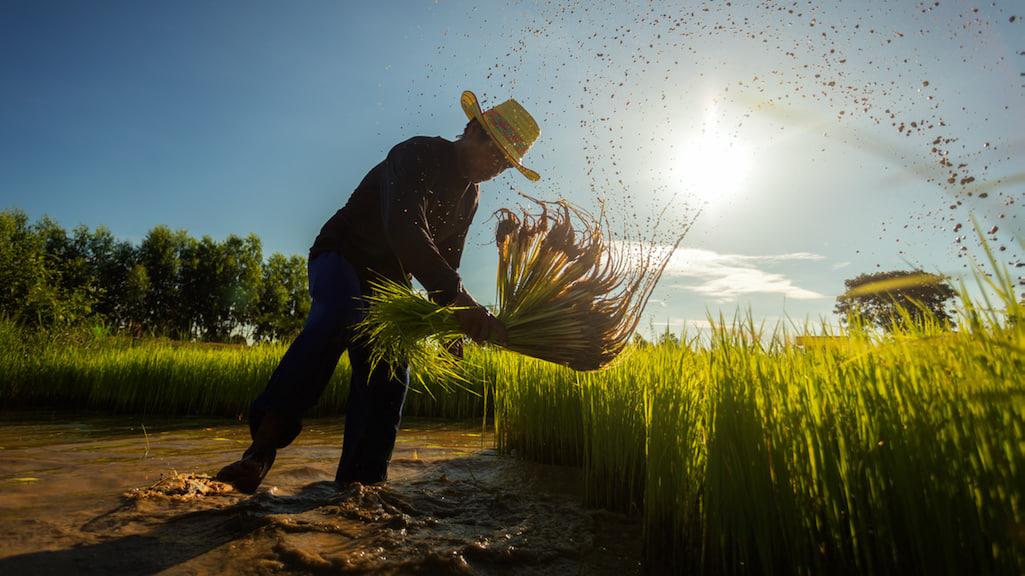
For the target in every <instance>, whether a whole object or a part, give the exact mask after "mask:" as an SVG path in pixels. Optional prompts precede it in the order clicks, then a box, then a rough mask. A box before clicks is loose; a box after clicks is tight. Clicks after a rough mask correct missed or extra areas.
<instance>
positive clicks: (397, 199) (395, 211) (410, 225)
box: [381, 143, 462, 304]
mask: <svg viewBox="0 0 1025 576" xmlns="http://www.w3.org/2000/svg"><path fill="white" fill-rule="evenodd" d="M424 160H425V159H424ZM426 165H427V162H425V161H422V159H421V158H419V157H418V156H417V149H416V146H415V145H413V144H409V143H404V144H400V145H399V146H396V147H395V148H392V150H391V152H390V153H389V154H388V160H387V162H385V170H384V172H383V176H382V177H383V179H384V181H383V182H382V183H381V184H382V185H381V217H382V218H383V220H384V231H385V237H386V241H387V242H388V245H389V246H390V247H391V249H392V251H393V252H394V253H395V255H396V256H398V258H399V263H401V264H402V268H403V270H405V271H406V272H409V273H410V274H412V275H413V276H414V277H415V278H416V279H417V280H419V281H420V283H421V284H423V286H424V288H426V289H427V290H428V291H429V292H431V293H432V296H433V297H435V298H437V301H438V302H439V303H442V304H450V303H452V302H453V301H455V299H456V296H457V295H459V293H460V292H461V291H462V281H461V280H460V278H459V273H458V272H456V270H455V268H454V267H453V266H452V265H450V264H449V261H448V260H447V259H446V258H445V257H444V256H442V253H441V251H440V250H439V248H438V246H437V245H435V243H434V239H433V238H432V237H431V234H430V230H429V229H428V225H427V197H428V194H430V186H431V184H432V182H433V180H434V178H435V177H436V175H435V174H431V173H430V172H431V171H430V170H428V169H426ZM461 250H462V248H461V246H460V252H461ZM456 264H457V265H458V259H457V260H456Z"/></svg>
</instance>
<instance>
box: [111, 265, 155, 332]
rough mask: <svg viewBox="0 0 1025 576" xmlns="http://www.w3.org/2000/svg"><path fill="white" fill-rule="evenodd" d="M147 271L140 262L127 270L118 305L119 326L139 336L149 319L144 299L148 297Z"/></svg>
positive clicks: (148, 282)
mask: <svg viewBox="0 0 1025 576" xmlns="http://www.w3.org/2000/svg"><path fill="white" fill-rule="evenodd" d="M149 292H150V281H149V273H147V272H146V267H145V266H143V265H142V264H138V263H137V264H135V265H134V266H132V268H131V270H129V271H128V277H127V278H126V279H125V286H124V291H123V292H122V297H121V303H120V305H119V308H118V309H119V318H120V322H121V324H120V325H119V327H120V328H123V329H125V330H128V331H129V332H131V333H132V334H135V335H136V336H139V335H141V334H142V332H143V330H144V329H145V327H146V326H147V322H148V321H149V310H147V308H146V300H147V298H148V297H149Z"/></svg>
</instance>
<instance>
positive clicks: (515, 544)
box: [0, 413, 641, 575]
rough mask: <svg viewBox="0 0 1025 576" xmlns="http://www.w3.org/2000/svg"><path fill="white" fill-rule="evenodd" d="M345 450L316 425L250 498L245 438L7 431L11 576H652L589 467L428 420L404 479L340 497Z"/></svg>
mask: <svg viewBox="0 0 1025 576" xmlns="http://www.w3.org/2000/svg"><path fill="white" fill-rule="evenodd" d="M143 425H145V431H144V430H143ZM341 436H342V424H341V421H340V419H331V420H311V421H309V422H307V425H306V429H305V430H304V432H303V434H302V435H301V436H300V437H299V440H297V442H296V443H295V444H293V445H292V446H291V447H289V448H288V449H286V450H284V451H282V452H280V453H279V455H278V460H277V463H276V464H275V467H274V469H273V470H272V471H271V473H270V475H269V476H268V478H267V480H266V481H265V483H264V486H263V487H261V489H260V490H259V491H258V492H257V493H256V494H254V495H253V496H246V495H243V494H239V493H238V492H235V491H233V490H231V488H230V487H228V486H226V485H224V484H220V483H218V482H216V481H214V480H211V479H210V477H209V475H211V474H213V473H214V472H215V471H216V470H217V469H218V468H219V467H220V466H221V465H223V464H225V463H227V462H229V461H231V460H233V459H234V458H235V457H237V456H238V454H239V453H240V452H241V450H242V449H244V448H245V446H246V445H247V440H248V430H247V428H246V427H245V426H244V425H242V424H235V423H231V424H225V423H224V421H223V420H221V421H210V420H197V419H175V420H157V419H154V418H150V417H130V418H110V417H78V416H71V415H68V414H62V413H55V414H46V415H42V414H33V415H31V416H25V415H17V416H14V415H7V416H5V417H0V518H3V522H2V523H0V573H2V574H39V573H53V574H67V573H81V574H152V573H190V574H214V573H218V574H219V573H242V574H266V573H281V572H288V573H373V574H567V573H568V574H577V573H582V574H616V575H625V574H636V573H639V572H640V565H639V563H638V558H639V557H640V552H641V550H640V546H641V544H640V536H641V534H640V526H639V524H638V523H637V522H634V521H628V520H627V519H625V518H623V517H622V516H619V515H615V514H611V513H607V512H602V511H597V510H589V509H587V508H585V507H583V506H581V505H580V500H581V497H580V492H579V486H580V478H579V474H580V472H579V471H578V470H576V469H572V468H563V467H555V466H539V465H534V464H529V463H525V462H520V461H517V460H515V459H512V458H506V457H500V456H498V455H497V454H496V453H495V452H494V450H491V449H490V448H485V447H486V446H490V445H491V441H490V438H488V437H482V435H481V429H480V426H479V425H478V426H473V425H472V424H471V425H459V424H449V423H445V424H439V423H436V422H427V421H418V422H407V423H405V424H404V428H403V431H402V432H401V433H400V435H399V441H398V445H397V446H396V450H395V454H394V458H393V463H392V467H391V472H390V479H389V481H388V482H386V483H384V484H381V485H376V486H361V485H358V484H356V485H353V486H350V487H347V488H344V489H337V488H336V487H335V485H334V483H333V482H330V479H331V478H333V477H334V470H335V467H336V465H337V462H338V456H339V451H340V445H341ZM482 446H484V447H482Z"/></svg>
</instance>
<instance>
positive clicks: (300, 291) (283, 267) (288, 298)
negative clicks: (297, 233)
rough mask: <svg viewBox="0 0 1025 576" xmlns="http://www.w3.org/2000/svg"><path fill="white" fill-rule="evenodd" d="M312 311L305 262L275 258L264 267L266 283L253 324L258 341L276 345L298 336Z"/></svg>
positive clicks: (292, 258)
mask: <svg viewBox="0 0 1025 576" xmlns="http://www.w3.org/2000/svg"><path fill="white" fill-rule="evenodd" d="M309 310H310V296H309V292H308V289H307V279H306V259H305V258H303V257H301V256H292V257H286V256H284V255H282V254H278V253H275V254H272V255H271V257H270V258H268V260H267V262H266V264H265V265H264V266H263V280H262V282H261V288H260V297H259V299H258V301H257V313H256V318H255V321H254V323H253V324H254V325H253V328H254V330H253V336H254V338H255V339H256V340H258V341H273V340H286V339H289V338H292V337H294V336H296V335H297V334H298V333H299V331H300V330H301V329H302V325H303V321H304V320H305V318H306V314H307V313H309Z"/></svg>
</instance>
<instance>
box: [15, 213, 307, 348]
mask: <svg viewBox="0 0 1025 576" xmlns="http://www.w3.org/2000/svg"><path fill="white" fill-rule="evenodd" d="M306 282H307V280H306V259H305V258H303V257H302V256H285V255H283V254H279V253H274V254H272V255H271V256H270V257H269V258H267V259H264V257H263V249H262V245H261V242H260V238H259V237H258V236H256V235H255V234H250V235H248V236H246V237H244V238H243V237H239V236H236V235H234V234H233V235H230V236H228V237H227V238H226V239H224V240H223V241H217V240H214V239H212V238H211V237H209V236H203V237H202V238H199V239H197V238H194V237H192V236H190V235H189V234H188V232H187V231H185V230H177V231H172V230H171V229H170V228H168V227H167V226H163V225H161V226H156V227H154V228H153V229H151V230H150V231H149V232H148V233H147V234H146V237H145V238H144V239H143V240H142V241H141V242H140V243H139V244H138V245H136V244H133V243H132V242H129V241H126V240H119V239H117V238H115V237H114V235H113V234H112V233H111V232H110V230H109V229H107V228H106V227H104V226H100V227H97V228H95V229H93V230H90V229H89V228H88V227H87V226H77V227H75V228H74V229H72V230H71V231H70V232H69V231H67V230H65V229H64V228H63V227H62V226H60V224H58V223H57V222H56V221H54V220H53V219H51V218H49V217H46V216H44V217H42V218H40V219H38V220H37V221H35V222H30V221H29V218H28V216H27V215H26V214H25V213H24V212H23V211H20V210H4V211H0V317H3V318H8V319H11V320H14V321H16V322H18V323H21V324H24V325H29V326H35V327H45V328H54V327H57V328H59V327H66V326H73V325H81V324H92V325H102V326H106V327H108V328H109V329H110V330H112V331H117V332H125V333H129V334H133V335H136V336H143V335H144V336H165V337H170V338H175V339H187V340H204V341H211V342H230V341H244V340H250V341H273V340H282V339H288V338H290V337H292V336H294V335H296V334H298V332H299V330H300V328H301V327H302V324H303V321H304V320H305V318H306V313H307V312H308V311H309V308H310V297H309V294H308V292H307V283H306Z"/></svg>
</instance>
